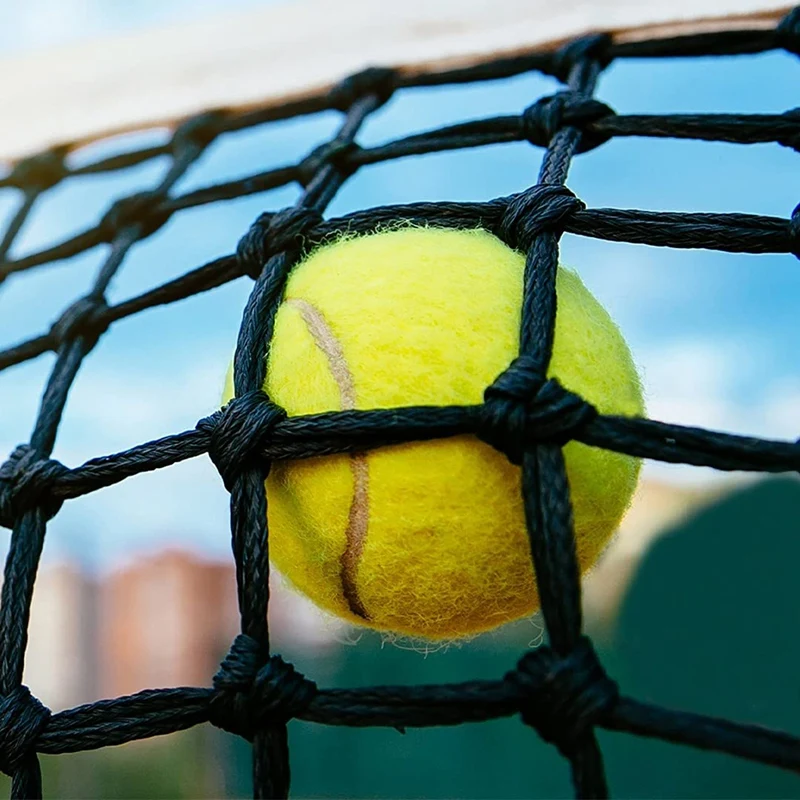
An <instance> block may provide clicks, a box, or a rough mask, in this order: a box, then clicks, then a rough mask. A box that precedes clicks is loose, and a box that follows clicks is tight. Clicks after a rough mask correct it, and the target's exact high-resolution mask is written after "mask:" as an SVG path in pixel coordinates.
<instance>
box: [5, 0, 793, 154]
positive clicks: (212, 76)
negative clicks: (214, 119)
mask: <svg viewBox="0 0 800 800" xmlns="http://www.w3.org/2000/svg"><path fill="white" fill-rule="evenodd" d="M787 8H788V7H786V6H780V7H777V6H776V4H775V0H671V1H670V2H669V3H648V2H641V0H558V2H555V1H554V0H491V2H487V0H399V2H393V3H382V2H381V3H378V2H376V0H337V1H336V2H332V0H302V1H300V2H293V3H284V4H282V5H277V6H270V7H266V8H261V9H256V10H248V11H246V12H238V13H227V14H222V15H219V16H215V17H208V18H203V19H200V20H193V19H186V20H185V21H182V22H181V23H180V24H177V25H172V26H170V27H165V28H160V29H156V30H148V31H145V32H137V33H135V34H131V35H126V36H116V37H106V38H103V39H99V40H94V41H88V42H83V43H80V44H79V45H77V46H76V45H71V46H69V47H66V48H61V49H53V50H48V51H43V52H35V53H30V54H26V55H24V56H22V57H19V56H18V57H14V58H9V59H5V60H0V74H1V75H3V80H2V81H0V108H2V109H3V124H2V125H0V160H3V161H6V162H13V161H15V160H18V159H19V158H21V157H24V156H26V155H30V154H32V153H36V152H39V151H41V150H43V149H46V148H48V147H51V146H55V145H71V146H76V145H78V144H81V143H85V142H88V141H92V140H94V139H98V138H100V137H103V136H107V135H109V134H114V133H119V132H123V131H130V130H136V129H142V128H146V127H154V126H160V125H174V124H175V123H177V122H180V121H181V120H182V119H185V118H186V117H188V116H191V115H192V114H195V113H197V112H199V111H202V110H204V109H208V108H231V109H240V110H243V109H251V108H258V107H265V106H274V105H277V104H280V103H284V102H286V101H287V100H291V99H297V98H301V97H304V96H308V95H310V94H316V93H318V92H320V91H323V90H325V89H326V88H328V87H330V86H332V85H333V84H335V83H336V82H337V81H338V80H340V79H341V78H343V77H345V76H347V75H349V74H351V73H353V72H357V71H358V70H360V69H363V68H364V67H367V66H376V65H380V66H392V67H398V68H400V69H402V70H404V71H406V72H409V73H415V72H419V71H422V70H424V71H429V70H438V69H444V68H452V67H454V66H469V65H473V64H476V63H480V62H483V61H487V60H489V59H491V58H493V57H496V56H498V55H501V54H503V55H512V54H523V53H527V52H531V51H534V50H540V49H546V48H552V47H555V46H557V45H558V44H560V43H561V42H563V41H564V40H566V39H570V38H573V37H575V36H578V35H580V34H583V33H587V32H592V31H600V30H603V31H610V32H612V33H613V34H614V35H615V36H616V37H617V38H618V39H619V40H631V39H643V38H647V37H650V36H653V35H658V36H670V35H679V34H686V33H692V32H697V31H701V30H708V29H715V30H719V29H728V30H730V29H741V28H753V27H756V28H759V27H764V28H768V27H771V26H773V25H775V23H776V21H777V20H778V19H779V18H780V16H781V15H782V14H783V13H785V11H786V10H787Z"/></svg>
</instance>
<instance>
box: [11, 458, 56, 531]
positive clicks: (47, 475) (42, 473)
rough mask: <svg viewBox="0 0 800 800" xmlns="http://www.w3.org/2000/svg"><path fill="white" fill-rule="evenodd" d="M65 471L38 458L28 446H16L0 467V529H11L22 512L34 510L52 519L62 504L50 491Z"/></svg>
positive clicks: (50, 461)
mask: <svg viewBox="0 0 800 800" xmlns="http://www.w3.org/2000/svg"><path fill="white" fill-rule="evenodd" d="M67 472H69V470H68V469H67V467H65V466H64V465H63V464H61V463H60V462H58V461H55V460H53V459H50V458H40V457H39V456H38V454H37V453H36V451H35V450H34V449H33V448H32V447H31V446H30V445H19V447H16V448H15V449H14V451H13V452H12V453H11V455H10V456H9V458H8V460H7V461H6V462H5V463H4V464H3V465H2V466H0V526H2V527H4V528H12V527H13V526H14V522H15V521H16V520H17V519H18V518H19V517H20V516H21V515H22V513H23V512H25V511H32V510H34V509H39V511H40V512H41V513H42V514H43V515H44V517H45V518H46V519H50V518H52V517H54V516H55V515H56V514H57V513H58V510H59V509H60V508H61V505H62V504H63V502H64V501H63V499H61V498H59V497H55V496H54V495H53V494H52V491H51V490H52V488H53V486H54V485H55V483H56V482H57V481H58V479H59V478H60V477H61V476H62V475H64V474H65V473H67Z"/></svg>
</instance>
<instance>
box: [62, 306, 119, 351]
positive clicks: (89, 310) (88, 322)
mask: <svg viewBox="0 0 800 800" xmlns="http://www.w3.org/2000/svg"><path fill="white" fill-rule="evenodd" d="M107 312H108V306H107V305H106V302H105V300H104V299H103V298H102V297H82V298H80V299H79V300H76V301H75V302H74V303H73V304H72V305H71V306H69V307H68V308H67V310H66V311H64V313H63V314H62V315H61V316H60V317H59V319H58V320H57V321H56V322H55V323H54V324H53V326H52V327H51V328H50V339H51V341H52V347H53V349H54V350H57V349H58V348H59V347H61V346H62V345H63V344H64V343H65V342H69V341H72V340H73V339H75V338H77V337H78V336H82V337H83V338H84V339H85V340H86V341H87V343H89V344H90V345H93V344H94V343H95V342H96V341H97V340H98V339H99V338H100V336H101V335H102V334H103V333H104V331H105V330H106V328H108V325H109V318H108V316H107Z"/></svg>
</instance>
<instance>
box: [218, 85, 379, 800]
mask: <svg viewBox="0 0 800 800" xmlns="http://www.w3.org/2000/svg"><path fill="white" fill-rule="evenodd" d="M379 105H380V100H379V99H378V98H377V97H375V96H367V97H365V98H362V99H359V100H357V101H356V102H355V103H354V104H353V106H352V107H351V108H350V109H349V111H348V113H347V117H346V119H345V121H344V123H343V125H342V126H341V128H340V130H339V132H338V134H337V135H336V137H335V138H334V141H335V142H338V143H342V144H349V143H352V142H353V141H354V140H355V136H356V134H357V133H358V130H359V128H360V127H361V125H362V123H363V122H364V120H365V119H366V118H367V116H368V115H369V114H370V113H371V112H372V111H373V110H374V109H375V108H377V107H378V106H379ZM344 180H345V177H344V176H343V175H342V174H341V173H340V172H339V171H338V170H337V169H336V167H335V165H333V164H330V163H324V162H323V163H322V164H320V167H319V169H318V171H317V172H316V174H315V175H314V176H313V178H312V180H311V181H310V182H309V184H308V185H307V187H306V189H305V191H304V192H303V194H302V196H301V197H300V199H299V200H298V201H297V204H296V205H295V208H294V211H295V216H296V217H297V216H300V217H302V214H303V212H304V211H306V210H308V211H311V212H314V213H313V216H312V217H311V219H313V220H314V221H316V220H317V219H318V218H319V219H321V216H319V215H320V214H321V212H322V211H323V210H324V209H325V207H326V206H327V204H328V203H329V202H330V200H331V199H332V198H333V196H334V195H335V194H336V192H337V191H338V189H339V188H340V187H341V185H342V183H343V182H344ZM290 218H291V217H290ZM267 244H269V242H267ZM297 256H298V253H297V250H296V249H295V250H294V251H287V252H280V253H276V254H275V255H273V256H272V257H271V258H270V259H269V261H268V262H267V263H266V264H265V265H264V268H263V270H262V271H261V274H260V275H259V277H258V278H257V279H256V282H255V285H254V286H253V290H252V292H251V294H250V297H249V299H248V301H247V305H246V306H245V310H244V314H243V317H242V324H241V328H240V333H239V340H238V343H237V347H236V353H235V355H234V373H233V375H234V387H235V395H236V396H237V397H241V396H243V395H246V394H248V393H252V392H260V391H261V388H262V386H263V385H264V381H265V379H266V364H267V354H268V352H269V345H270V342H271V341H272V331H273V327H274V322H275V314H276V312H277V308H278V305H279V303H280V300H281V295H282V293H283V287H284V284H285V281H286V277H287V275H288V273H289V270H290V269H291V267H292V265H293V264H294V262H295V260H296V259H297ZM268 475H269V466H268V465H261V466H256V467H252V468H250V469H247V470H245V471H242V472H241V473H240V474H239V475H238V476H237V478H236V480H235V482H234V484H233V487H232V488H231V502H230V505H231V540H232V547H233V553H234V558H235V561H236V565H237V570H236V579H237V586H238V597H239V611H240V615H241V630H242V633H243V634H244V635H246V636H249V637H251V638H252V639H254V640H255V641H256V642H257V643H258V644H259V646H260V650H261V653H260V657H261V659H262V660H263V661H264V662H266V660H267V659H268V658H269V655H270V644H269V623H268V614H267V611H268V605H269V534H268V530H267V497H266V492H265V491H264V483H265V481H266V479H267V476H268ZM289 784H290V770H289V748H288V741H287V730H286V723H285V722H284V723H279V724H276V725H269V726H266V727H264V728H263V729H262V730H261V731H259V732H258V733H257V734H256V736H255V739H254V741H253V792H254V797H256V798H281V797H287V796H288V794H289Z"/></svg>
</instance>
